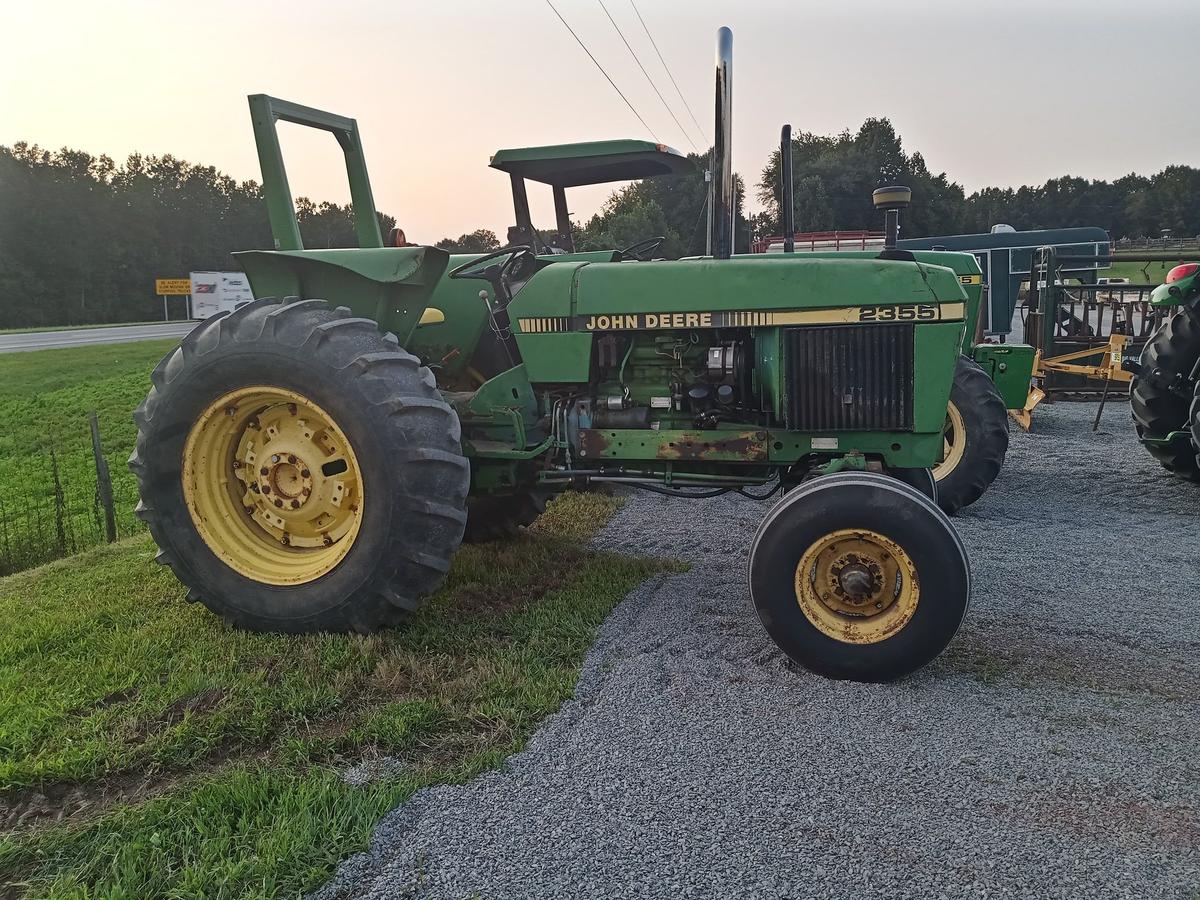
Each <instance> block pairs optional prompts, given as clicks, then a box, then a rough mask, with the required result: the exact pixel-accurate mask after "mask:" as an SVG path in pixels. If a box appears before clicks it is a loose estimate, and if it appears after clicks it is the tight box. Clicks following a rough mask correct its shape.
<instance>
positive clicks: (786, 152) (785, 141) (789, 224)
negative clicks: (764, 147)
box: [779, 125, 796, 253]
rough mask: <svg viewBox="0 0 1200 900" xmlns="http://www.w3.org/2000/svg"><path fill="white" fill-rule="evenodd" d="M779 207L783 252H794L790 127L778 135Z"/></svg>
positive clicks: (794, 221)
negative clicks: (781, 212)
mask: <svg viewBox="0 0 1200 900" xmlns="http://www.w3.org/2000/svg"><path fill="white" fill-rule="evenodd" d="M779 205H780V207H781V209H782V211H783V216H782V218H783V252H784V253H795V252H796V219H795V216H796V205H795V202H794V198H793V197H792V126H791V125H784V126H783V131H782V132H780V134H779Z"/></svg>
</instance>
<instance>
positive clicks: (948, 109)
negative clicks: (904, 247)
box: [0, 0, 1200, 242]
mask: <svg viewBox="0 0 1200 900" xmlns="http://www.w3.org/2000/svg"><path fill="white" fill-rule="evenodd" d="M554 3H555V6H556V7H557V8H558V9H559V11H560V12H561V13H562V15H563V16H564V18H566V20H567V21H568V22H569V23H570V24H571V25H572V26H573V27H574V28H575V30H576V31H577V33H578V34H579V36H580V37H581V38H582V39H583V41H584V42H585V43H586V44H587V45H588V47H589V48H590V49H591V50H592V52H593V53H594V54H595V55H596V57H597V58H598V59H599V60H600V62H601V63H602V64H603V65H604V67H605V68H606V69H607V70H608V72H609V74H610V75H611V76H612V78H613V80H614V81H615V82H616V83H617V85H618V86H619V87H620V88H621V89H622V90H623V91H624V92H625V94H626V96H627V97H628V98H629V100H630V101H631V102H632V104H633V106H634V107H635V108H636V109H637V111H638V112H639V113H640V114H641V116H642V117H643V118H644V119H645V120H646V122H647V124H648V126H649V128H650V129H651V130H652V131H653V134H652V135H650V134H647V133H646V129H645V128H643V127H642V125H641V124H640V123H639V122H638V120H637V119H636V118H635V116H634V114H633V113H632V112H630V110H629V108H628V107H627V106H626V105H625V103H624V102H623V101H622V100H621V98H620V97H619V96H618V95H617V93H616V91H614V89H613V88H612V87H611V86H610V85H609V84H608V83H607V82H606V81H605V79H604V77H603V76H602V75H601V74H600V72H599V71H597V70H596V68H595V66H594V65H593V64H592V62H591V61H590V60H589V59H588V58H587V56H586V55H585V54H584V51H583V50H581V49H580V47H579V45H578V44H577V43H576V42H575V40H574V39H573V38H572V37H571V35H570V34H569V33H568V32H567V31H566V29H565V28H564V27H563V25H562V23H561V22H559V20H558V19H557V18H556V17H555V15H554V13H553V12H552V10H551V9H550V7H549V6H548V5H547V3H546V0H506V2H502V3H493V2H483V0H459V2H454V0H442V2H437V3H416V2H409V0H390V2H385V0H360V2H354V0H345V2H340V3H334V2H316V0H291V2H288V3H277V2H249V0H243V2H231V0H202V2H189V3H180V2H172V0H159V2H140V0H139V2H122V0H116V2H111V3H96V2H94V0H89V2H76V0H60V2H55V3H25V4H21V5H19V6H18V5H16V4H6V9H5V12H4V29H3V31H2V32H0V144H12V143H13V142H16V141H20V140H24V141H28V142H30V143H38V144H41V145H43V146H46V147H51V148H58V147H61V146H70V147H76V148H80V149H85V150H88V151H91V152H93V153H107V154H109V155H110V156H113V157H115V158H117V159H118V160H121V159H124V157H125V156H126V155H127V154H128V153H130V152H132V151H141V152H144V153H154V154H165V153H171V154H174V155H176V156H180V157H183V158H185V159H188V160H190V161H193V162H203V163H206V164H211V165H215V166H216V167H218V168H219V169H221V170H222V171H224V172H226V173H227V174H230V175H232V176H234V177H235V178H238V179H248V178H255V179H257V178H259V172H258V163H257V158H256V156H255V152H254V141H253V137H252V134H251V130H250V122H249V115H248V112H247V107H246V100H245V97H246V95H247V94H250V93H259V92H262V93H270V94H273V95H275V96H278V97H283V98H285V99H289V100H294V101H297V102H301V103H304V104H307V105H310V106H317V107H321V108H325V109H329V110H332V111H334V112H338V113H342V114H344V115H348V116H353V117H355V118H357V119H358V121H359V125H360V127H361V128H362V131H363V135H364V142H365V148H366V157H367V162H368V165H369V167H370V169H371V176H372V181H373V185H374V190H375V199H376V203H377V205H378V206H379V208H380V209H381V210H383V211H385V212H388V213H391V214H393V215H395V216H396V217H397V219H398V221H399V223H400V224H401V225H402V226H403V227H404V228H405V229H406V231H407V233H408V235H409V238H410V239H412V240H416V241H420V242H433V241H436V240H438V239H440V238H442V237H445V236H457V235H458V234H460V233H462V232H465V231H470V230H474V229H475V228H478V227H486V228H491V229H493V230H494V231H496V232H497V234H499V235H500V236H501V238H503V235H504V230H505V228H506V227H507V226H508V225H509V224H511V220H512V212H511V198H510V195H509V192H508V184H507V179H506V177H505V176H503V175H502V174H500V173H498V172H495V171H493V170H491V169H489V168H488V167H487V163H488V157H489V156H490V154H491V153H492V152H494V151H495V150H497V149H500V148H502V147H519V146H527V145H536V144H547V143H561V142H569V141H584V140H598V139H604V138H613V137H656V138H657V139H658V140H659V141H661V142H664V143H668V144H670V145H672V146H674V147H677V148H679V149H681V150H691V149H692V147H693V144H694V145H695V146H696V147H701V148H703V147H705V146H706V145H707V143H708V142H709V141H710V136H709V132H710V131H711V124H710V123H711V118H712V102H713V101H712V60H713V47H714V43H715V35H716V29H717V28H718V26H720V25H728V26H730V27H731V28H732V29H733V32H734V77H733V85H734V143H733V149H734V166H735V168H736V169H737V170H738V171H740V172H741V173H743V175H745V176H747V178H748V179H749V180H750V181H751V182H755V181H757V178H758V172H759V170H760V169H761V167H762V165H763V164H764V162H765V160H766V157H767V155H768V153H769V152H770V151H771V150H772V148H773V147H774V146H775V144H776V142H777V140H778V134H779V126H780V125H781V124H782V123H784V122H790V123H791V124H792V126H793V127H794V128H795V129H798V130H806V131H814V132H818V133H834V132H837V131H840V130H842V129H845V128H850V129H855V128H857V127H858V125H859V124H861V122H862V121H863V119H864V118H866V117H868V116H887V117H889V118H891V120H892V122H893V123H894V124H895V126H896V129H897V130H898V132H899V133H900V134H901V135H902V137H903V139H904V142H905V147H906V149H908V150H910V151H911V150H920V151H921V152H922V153H923V154H924V155H925V158H926V162H927V164H928V166H929V167H930V168H931V169H932V170H934V171H935V172H937V171H945V172H947V173H948V174H949V175H950V176H951V177H952V178H953V179H954V180H957V181H958V182H960V183H961V184H962V185H963V186H964V187H965V188H966V189H967V190H968V191H971V190H974V189H976V188H978V187H981V186H985V185H1019V184H1023V183H1038V182H1041V181H1044V180H1045V179H1046V178H1048V177H1052V176H1057V175H1063V174H1071V175H1079V176H1084V177H1088V178H1106V179H1111V178H1114V177H1119V176H1120V175H1123V174H1126V173H1128V172H1130V171H1137V172H1141V173H1144V174H1150V173H1152V172H1154V171H1157V170H1159V169H1161V168H1162V167H1163V166H1165V165H1168V164H1171V163H1186V164H1189V165H1193V166H1200V113H1198V111H1197V108H1196V103H1195V84H1196V46H1197V41H1198V39H1200V2H1195V0H1192V2H1173V0H1147V2H1141V3H1137V4H1129V3H1121V2H1112V0H1091V2H1087V3H1085V2H1074V0H1072V2H1056V0H1043V2H1038V3H1033V2H1026V0H1008V2H969V3H964V2H961V0H959V2H941V0H928V2H923V0H910V2H888V3H883V2H875V0H858V2H853V3H846V2H820V3H814V2H800V0H796V2H782V0H756V2H739V3H730V2H716V0H637V8H638V9H639V10H640V11H641V13H642V16H643V17H644V19H645V21H646V24H647V25H648V27H649V29H650V32H651V33H652V34H653V36H654V38H655V40H656V41H657V42H658V45H659V48H660V49H661V51H662V53H663V55H664V57H665V58H666V61H667V63H668V65H670V67H671V69H672V72H673V73H674V75H675V78H676V80H677V81H678V83H679V85H680V88H681V89H682V90H683V92H684V95H685V96H686V97H687V100H688V103H689V104H690V105H691V108H692V110H694V111H695V114H696V117H697V118H698V119H699V121H700V124H701V126H702V130H703V134H697V133H696V131H697V129H696V127H695V126H694V125H692V124H691V119H690V117H689V116H688V115H687V113H686V111H685V110H684V108H683V105H682V104H681V103H680V102H679V98H678V96H677V95H676V94H675V91H674V88H672V87H671V84H670V82H669V81H668V79H667V76H666V74H665V73H664V72H663V70H662V67H661V65H660V63H659V61H658V58H657V56H656V55H655V54H654V50H653V49H652V47H651V46H650V43H649V41H648V40H647V38H646V34H645V32H644V31H643V30H642V26H641V24H640V23H639V22H638V19H637V17H636V15H635V13H634V9H633V7H632V6H631V3H630V0H605V5H606V6H607V7H608V10H609V12H610V13H611V14H612V16H613V18H614V19H615V20H616V22H617V24H618V25H619V26H620V27H621V29H622V31H623V32H624V34H625V36H626V38H628V40H629V41H630V43H631V44H632V45H633V48H634V50H635V51H636V52H637V53H638V55H639V57H640V58H641V60H642V62H643V64H644V65H645V66H646V68H647V70H648V71H649V73H650V75H651V76H652V77H653V78H654V79H655V82H656V83H657V85H658V87H659V90H660V91H661V92H662V93H663V96H664V97H665V98H666V99H667V100H668V101H670V102H671V103H673V108H674V111H675V114H676V116H677V117H678V118H679V119H680V121H681V122H682V123H683V124H684V125H685V126H688V129H687V131H689V132H690V134H685V133H682V132H681V130H680V128H679V127H677V126H676V124H675V123H674V122H673V121H672V119H671V117H670V115H669V114H668V112H667V110H666V109H664V107H663V104H662V103H661V102H660V100H659V98H658V97H657V96H656V95H655V94H654V91H653V89H652V88H651V86H650V85H649V84H648V83H647V80H646V78H645V76H644V75H643V74H642V72H641V71H640V70H639V69H638V68H637V66H636V64H635V62H634V60H633V58H632V57H631V56H630V54H629V51H628V50H627V49H626V48H625V46H624V44H622V43H621V39H620V37H618V35H617V33H616V31H615V30H614V28H613V26H612V24H611V23H610V22H609V21H608V19H607V18H606V17H605V15H604V12H603V10H602V9H601V7H600V5H599V2H598V0H554ZM1105 128H1107V132H1106V131H1105ZM281 135H282V136H283V141H284V149H285V154H286V158H287V161H288V166H289V175H290V177H291V182H292V188H293V190H294V192H295V193H296V194H297V195H308V196H311V197H313V198H315V199H321V200H335V201H338V202H344V201H345V200H346V199H348V190H347V188H346V186H345V175H344V172H343V170H342V167H341V160H340V154H339V152H338V150H337V147H336V144H335V143H334V142H333V140H332V139H330V138H329V136H328V135H325V134H319V133H315V132H313V133H307V132H305V131H304V130H303V129H300V128H297V127H295V126H286V125H285V126H281ZM544 193H545V196H543V192H542V191H540V190H538V191H535V196H531V200H533V202H534V213H535V218H536V219H537V220H538V221H539V223H540V224H542V225H544V226H549V225H550V224H551V223H552V212H551V205H550V198H549V192H548V190H547V191H545V192H544ZM607 194H608V189H607V188H605V189H599V188H596V189H581V190H577V191H576V192H575V193H574V196H573V197H572V212H573V213H574V214H575V215H576V217H577V218H586V217H587V216H589V215H590V214H591V213H592V212H594V211H595V210H596V209H597V208H598V207H599V205H600V204H601V203H602V202H603V200H604V198H605V197H606V196H607ZM798 225H799V226H800V227H801V228H803V223H798Z"/></svg>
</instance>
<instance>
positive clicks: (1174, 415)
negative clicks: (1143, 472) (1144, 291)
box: [1129, 309, 1200, 481]
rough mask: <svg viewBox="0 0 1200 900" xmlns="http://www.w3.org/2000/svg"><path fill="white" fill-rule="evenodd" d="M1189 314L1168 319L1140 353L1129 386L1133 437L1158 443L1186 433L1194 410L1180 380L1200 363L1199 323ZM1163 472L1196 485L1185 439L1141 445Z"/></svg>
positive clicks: (1197, 470) (1196, 465)
mask: <svg viewBox="0 0 1200 900" xmlns="http://www.w3.org/2000/svg"><path fill="white" fill-rule="evenodd" d="M1195 316H1196V313H1195V312H1193V311H1189V310H1185V309H1180V310H1178V311H1176V312H1174V313H1172V314H1171V317H1170V318H1169V319H1167V320H1166V321H1165V322H1163V324H1162V325H1160V326H1159V327H1158V330H1157V331H1155V332H1154V335H1153V336H1152V337H1151V338H1150V340H1149V341H1147V342H1146V346H1145V347H1144V348H1142V357H1141V361H1140V372H1139V374H1138V375H1136V376H1134V379H1133V382H1132V383H1131V384H1130V385H1129V409H1130V412H1132V413H1133V421H1134V425H1135V426H1136V428H1137V433H1138V437H1139V438H1151V439H1154V440H1162V439H1164V438H1166V437H1168V436H1169V435H1171V434H1178V433H1180V432H1186V431H1187V428H1188V419H1189V411H1190V410H1189V407H1190V406H1192V405H1194V403H1193V401H1192V398H1191V396H1190V394H1189V392H1188V391H1186V390H1183V389H1182V387H1183V385H1182V383H1181V380H1182V379H1186V378H1188V377H1189V376H1190V375H1191V374H1192V370H1193V369H1194V368H1195V367H1196V363H1197V361H1198V360H1200V322H1198V321H1197V320H1196V318H1194V317H1195ZM1145 447H1146V449H1147V450H1148V451H1150V455H1151V456H1153V457H1154V458H1155V459H1157V460H1158V461H1159V463H1160V464H1161V465H1162V467H1163V468H1164V469H1166V470H1167V471H1168V472H1172V473H1174V474H1175V475H1178V476H1179V477H1180V478H1185V479H1187V480H1188V481H1200V462H1197V459H1196V455H1197V452H1198V449H1197V448H1198V447H1200V445H1198V444H1196V443H1195V442H1194V440H1188V438H1187V436H1186V434H1179V436H1178V437H1177V438H1176V439H1175V440H1174V441H1171V442H1170V443H1162V444H1146V445H1145Z"/></svg>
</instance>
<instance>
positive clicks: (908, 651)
mask: <svg viewBox="0 0 1200 900" xmlns="http://www.w3.org/2000/svg"><path fill="white" fill-rule="evenodd" d="M970 593H971V575H970V568H969V566H968V563H967V554H966V550H965V548H964V547H963V544H962V541H961V540H960V539H959V537H958V534H957V533H956V532H955V530H954V526H953V525H952V524H951V523H950V520H949V519H948V518H947V517H946V514H945V513H943V512H942V511H941V510H940V509H938V507H937V506H936V505H935V504H934V503H933V502H932V501H930V500H929V499H928V498H927V497H925V496H923V495H922V494H920V493H919V492H918V491H916V490H914V489H912V488H910V487H908V486H906V485H903V484H900V483H899V482H898V481H897V480H896V479H894V478H889V477H887V476H883V475H875V474H870V473H865V472H855V473H849V472H847V473H839V474H836V475H826V476H822V477H819V478H816V479H814V480H812V481H811V482H808V483H806V484H803V485H801V486H800V487H798V488H797V489H796V490H794V491H792V492H791V493H789V494H788V495H787V496H786V497H785V498H784V499H783V500H781V501H780V502H779V503H778V504H777V505H776V506H775V507H774V508H773V509H772V510H771V512H770V513H769V514H768V515H767V518H766V519H765V520H763V523H762V525H761V526H759V529H758V533H757V534H756V535H755V537H754V543H753V544H752V545H751V550H750V594H751V597H752V599H753V601H754V607H755V609H756V610H757V611H758V615H759V618H760V619H761V620H762V623H763V626H764V627H765V628H766V630H767V633H768V634H769V635H770V636H771V639H772V640H773V641H775V643H776V644H777V645H778V646H779V648H780V649H781V650H783V652H784V653H786V654H787V655H788V656H789V657H790V658H791V659H792V660H793V661H794V662H796V663H797V664H799V665H801V666H803V667H804V668H806V669H808V670H810V671H812V672H815V673H817V674H819V675H824V676H826V677H828V678H839V679H847V680H851V681H891V680H893V679H896V678H900V677H902V676H904V675H907V674H909V673H910V672H913V671H915V670H916V669H919V668H920V667H921V666H923V665H925V664H926V663H928V662H929V661H930V660H932V659H933V658H934V657H936V656H937V655H938V654H939V653H941V652H942V650H944V649H945V647H946V645H947V644H948V643H949V642H950V639H951V638H952V637H954V635H955V633H956V632H957V631H958V627H959V625H960V624H961V622H962V619H963V616H964V615H965V614H966V610H967V605H968V602H969V599H970Z"/></svg>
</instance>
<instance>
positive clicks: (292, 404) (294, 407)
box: [288, 403, 296, 416]
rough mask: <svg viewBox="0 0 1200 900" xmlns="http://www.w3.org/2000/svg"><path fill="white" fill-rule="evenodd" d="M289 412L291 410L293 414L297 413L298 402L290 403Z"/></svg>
mask: <svg viewBox="0 0 1200 900" xmlns="http://www.w3.org/2000/svg"><path fill="white" fill-rule="evenodd" d="M288 412H290V413H291V414H292V415H293V416H294V415H295V414H296V404H295V403H289V404H288Z"/></svg>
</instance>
